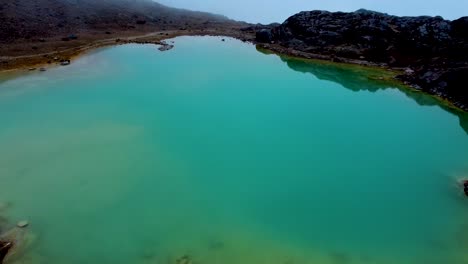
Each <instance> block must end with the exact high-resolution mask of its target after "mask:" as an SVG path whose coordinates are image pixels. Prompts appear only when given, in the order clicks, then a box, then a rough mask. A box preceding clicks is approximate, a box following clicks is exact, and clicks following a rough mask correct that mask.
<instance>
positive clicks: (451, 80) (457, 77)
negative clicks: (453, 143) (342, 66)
mask: <svg viewBox="0 0 468 264" xmlns="http://www.w3.org/2000/svg"><path fill="white" fill-rule="evenodd" d="M257 41H258V42H263V43H270V42H271V41H275V43H278V45H279V46H281V47H283V48H284V49H288V50H294V51H299V52H304V53H308V54H319V55H322V56H324V58H328V59H336V60H339V61H367V62H372V63H374V64H376V65H381V66H388V67H393V68H409V70H408V71H406V73H405V74H404V75H402V76H400V77H399V78H400V79H401V80H403V81H405V82H408V83H409V84H411V85H413V86H414V87H415V88H418V89H422V90H424V91H426V92H428V93H431V94H435V95H438V96H441V97H444V98H446V99H449V100H450V101H452V102H453V103H454V104H456V105H457V106H459V107H460V108H463V109H465V110H468V87H467V85H465V83H466V81H467V80H468V17H463V18H460V19H458V20H455V21H448V20H444V19H443V18H442V17H428V16H421V17H397V16H391V15H387V14H383V13H378V12H373V11H368V10H363V9H361V10H358V11H356V12H352V13H344V12H335V13H332V12H327V11H310V12H301V13H299V14H296V15H294V16H292V17H290V18H289V19H287V20H286V21H285V22H284V23H283V24H281V25H279V26H271V27H269V28H267V29H265V28H262V29H260V30H258V31H257Z"/></svg>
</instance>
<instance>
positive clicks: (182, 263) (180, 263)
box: [176, 255, 193, 264]
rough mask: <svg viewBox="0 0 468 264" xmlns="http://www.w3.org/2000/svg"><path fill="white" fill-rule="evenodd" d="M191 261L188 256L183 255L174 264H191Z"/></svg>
mask: <svg viewBox="0 0 468 264" xmlns="http://www.w3.org/2000/svg"><path fill="white" fill-rule="evenodd" d="M192 263H193V262H192V259H191V258H190V257H189V256H188V255H184V256H182V257H180V258H178V259H177V260H176V264H192Z"/></svg>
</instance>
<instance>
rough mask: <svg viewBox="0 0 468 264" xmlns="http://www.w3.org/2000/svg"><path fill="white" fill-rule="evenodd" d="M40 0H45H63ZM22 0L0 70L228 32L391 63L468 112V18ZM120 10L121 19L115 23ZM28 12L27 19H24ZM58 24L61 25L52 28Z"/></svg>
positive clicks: (14, 2)
mask: <svg viewBox="0 0 468 264" xmlns="http://www.w3.org/2000/svg"><path fill="white" fill-rule="evenodd" d="M41 1H42V2H43V3H42V5H45V6H49V5H57V3H55V2H53V1H51V0H41ZM19 3H20V0H7V2H6V4H5V5H4V7H3V8H0V22H2V23H0V36H7V37H8V38H3V39H0V47H1V48H0V72H1V71H10V70H18V69H24V70H28V69H32V68H36V69H37V68H39V67H44V68H46V67H48V66H49V65H61V64H63V62H69V61H71V60H72V59H73V58H75V57H76V56H79V55H81V54H82V53H84V52H86V51H88V50H91V49H95V48H99V47H103V46H110V45H120V44H126V43H153V44H159V45H161V44H162V45H163V47H162V48H161V49H163V50H166V49H170V47H171V46H170V45H164V42H163V40H165V39H170V38H173V37H177V36H227V37H233V38H237V39H240V40H243V41H249V42H252V43H254V44H257V46H258V47H259V48H262V49H266V50H271V51H273V52H275V53H278V54H284V55H289V56H294V57H301V58H307V59H319V60H327V61H332V62H340V63H349V64H357V65H363V66H372V67H379V68H382V69H383V70H385V69H389V70H392V71H394V72H397V73H399V74H396V75H397V76H395V78H396V79H398V81H400V82H401V83H404V84H406V85H407V86H410V87H412V88H414V89H417V90H419V91H422V92H425V93H429V94H432V95H434V96H436V97H439V98H441V99H443V100H446V101H448V102H450V104H451V105H452V106H453V107H456V108H458V109H461V110H463V111H468V88H466V86H467V85H466V81H468V77H467V76H468V17H463V18H460V19H457V20H454V21H448V20H444V19H443V18H441V17H428V16H422V17H397V16H392V15H388V14H384V13H378V12H373V11H368V10H363V9H362V10H358V11H356V12H351V13H344V12H327V11H306V12H300V13H298V14H296V15H293V16H291V17H290V18H288V19H287V20H286V21H285V22H284V23H282V24H270V25H260V24H257V25H251V24H248V23H245V22H238V21H233V20H230V19H228V18H225V17H222V16H217V15H212V14H208V13H200V12H192V11H186V10H178V9H173V8H169V7H165V6H162V5H159V4H156V3H154V2H151V1H147V0H136V1H130V0H118V1H115V2H113V3H112V4H111V3H99V4H97V3H95V2H93V1H91V0H84V2H83V4H81V5H79V6H63V5H65V4H64V3H65V2H63V3H61V4H60V6H52V7H53V9H63V8H66V9H67V10H70V11H69V12H68V13H60V14H49V13H44V14H42V13H41V12H42V11H38V10H40V9H32V7H29V6H22V5H20V4H19ZM130 3H132V4H130ZM103 5H104V6H103ZM105 5H112V7H113V8H112V9H103V8H104V7H109V6H105ZM52 7H51V8H52ZM97 7H99V8H101V9H99V10H101V11H100V12H101V16H100V18H99V19H98V20H96V19H97V18H96V17H95V16H90V15H89V14H88V13H89V12H90V11H92V10H95V9H96V8H97ZM19 8H21V10H20V11H21V12H19V11H18V10H19ZM12 10H14V12H13V13H11V12H10V11H12ZM108 10H109V11H108ZM110 10H112V11H110ZM15 12H17V13H15ZM118 12H120V13H118ZM117 14H120V15H119V19H118V23H114V22H112V21H114V16H116V15H117ZM155 14H158V15H155ZM45 17H49V18H47V19H46V18H45ZM26 18H27V19H28V20H29V23H26V24H25V22H24V20H25V19H26ZM52 22H53V23H52ZM46 23H49V24H46ZM54 23H57V27H58V30H57V31H50V30H48V27H49V25H51V24H54ZM8 32H10V33H11V34H10V33H8ZM12 32H13V33H12ZM41 32H42V33H43V34H42V33H41ZM39 33H41V35H38V34H39ZM66 64H68V63H66Z"/></svg>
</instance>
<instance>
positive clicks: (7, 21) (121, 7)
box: [0, 0, 233, 43]
mask: <svg viewBox="0 0 468 264" xmlns="http://www.w3.org/2000/svg"><path fill="white" fill-rule="evenodd" d="M1 2H2V3H1V4H0V42H3V43H11V42H15V41H18V40H21V39H30V38H37V37H51V36H56V35H60V34H62V35H64V34H71V33H79V32H82V31H98V30H101V31H102V30H106V31H111V30H116V31H122V30H124V31H125V30H133V29H135V28H138V27H152V28H154V29H155V30H156V29H162V30H166V29H167V30H169V29H180V28H187V29H190V28H197V27H198V28H199V27H201V26H205V27H206V26H209V25H210V24H217V23H230V22H233V21H231V20H229V19H227V18H226V17H223V16H219V15H214V14H209V13H203V12H194V11H188V10H181V9H175V8H170V7H167V6H164V5H161V4H158V3H156V2H154V1H151V0H1Z"/></svg>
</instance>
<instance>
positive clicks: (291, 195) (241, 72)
mask: <svg viewBox="0 0 468 264" xmlns="http://www.w3.org/2000/svg"><path fill="white" fill-rule="evenodd" d="M175 42H176V43H175V45H176V47H175V48H174V49H173V50H171V51H168V52H159V51H158V50H157V48H156V47H155V46H152V45H125V46H117V47H111V48H105V49H101V50H99V51H96V52H93V53H91V54H89V55H86V56H84V57H82V58H80V59H79V60H77V61H75V62H74V64H72V65H70V66H68V67H59V68H53V69H50V70H49V71H47V72H44V73H39V72H36V73H28V74H25V75H23V76H21V77H17V78H14V79H10V80H7V81H4V82H2V83H0V120H1V122H0V146H1V148H0V183H1V184H0V202H4V203H5V202H7V203H9V204H10V206H9V207H8V209H5V210H4V211H2V212H0V214H3V215H4V216H6V217H8V220H9V221H10V223H12V224H14V223H15V222H16V221H18V220H21V219H28V220H30V222H31V225H30V226H29V227H28V232H29V238H30V240H31V242H30V243H28V244H27V245H28V247H27V248H26V249H24V250H23V253H21V257H20V258H17V261H15V259H12V261H11V262H18V263H47V264H61V263H69V264H75V263H76V264H78V263H80V264H81V263H180V264H188V263H184V260H181V258H182V257H183V256H184V255H187V256H188V257H189V258H190V260H191V261H192V263H194V264H220V263H226V264H231V263H232V264H234V263H237V264H239V263H242V264H249V263H251V264H261V263H265V264H266V263H268V264H276V263H278V264H293V263H311V264H312V263H314V264H341V263H343V264H347V263H384V264H385V263H411V264H419V263H421V264H423V263H424V264H431V263H434V264H436V263H437V264H441V263H450V264H464V263H468V254H467V253H466V252H468V239H466V232H467V231H466V230H468V199H466V198H465V197H464V196H463V194H462V192H461V189H460V186H457V181H458V180H460V179H461V178H463V177H468V134H467V132H466V131H465V130H464V128H463V127H465V129H466V127H467V126H466V120H467V117H466V115H463V114H458V115H455V114H453V113H450V112H448V111H446V110H444V107H441V106H438V105H437V103H436V102H435V101H434V99H432V98H431V97H428V96H426V95H423V94H419V93H413V92H409V91H405V90H403V91H404V92H402V90H400V89H396V88H392V87H391V86H392V85H391V84H385V83H378V82H375V81H370V80H369V79H368V78H367V74H370V75H372V74H377V73H374V72H372V71H370V70H369V71H365V70H362V69H359V68H352V67H351V68H347V67H338V66H333V65H325V64H317V63H307V62H304V61H300V60H293V59H285V58H283V59H281V58H279V57H277V56H273V55H270V56H267V55H265V54H262V53H259V52H258V51H257V50H256V49H255V48H254V47H253V46H251V45H249V44H245V43H242V42H239V41H236V40H232V39H228V41H227V42H221V40H220V39H219V38H211V37H205V38H201V37H182V38H177V39H175ZM288 66H289V67H288ZM422 102H423V103H422Z"/></svg>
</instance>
